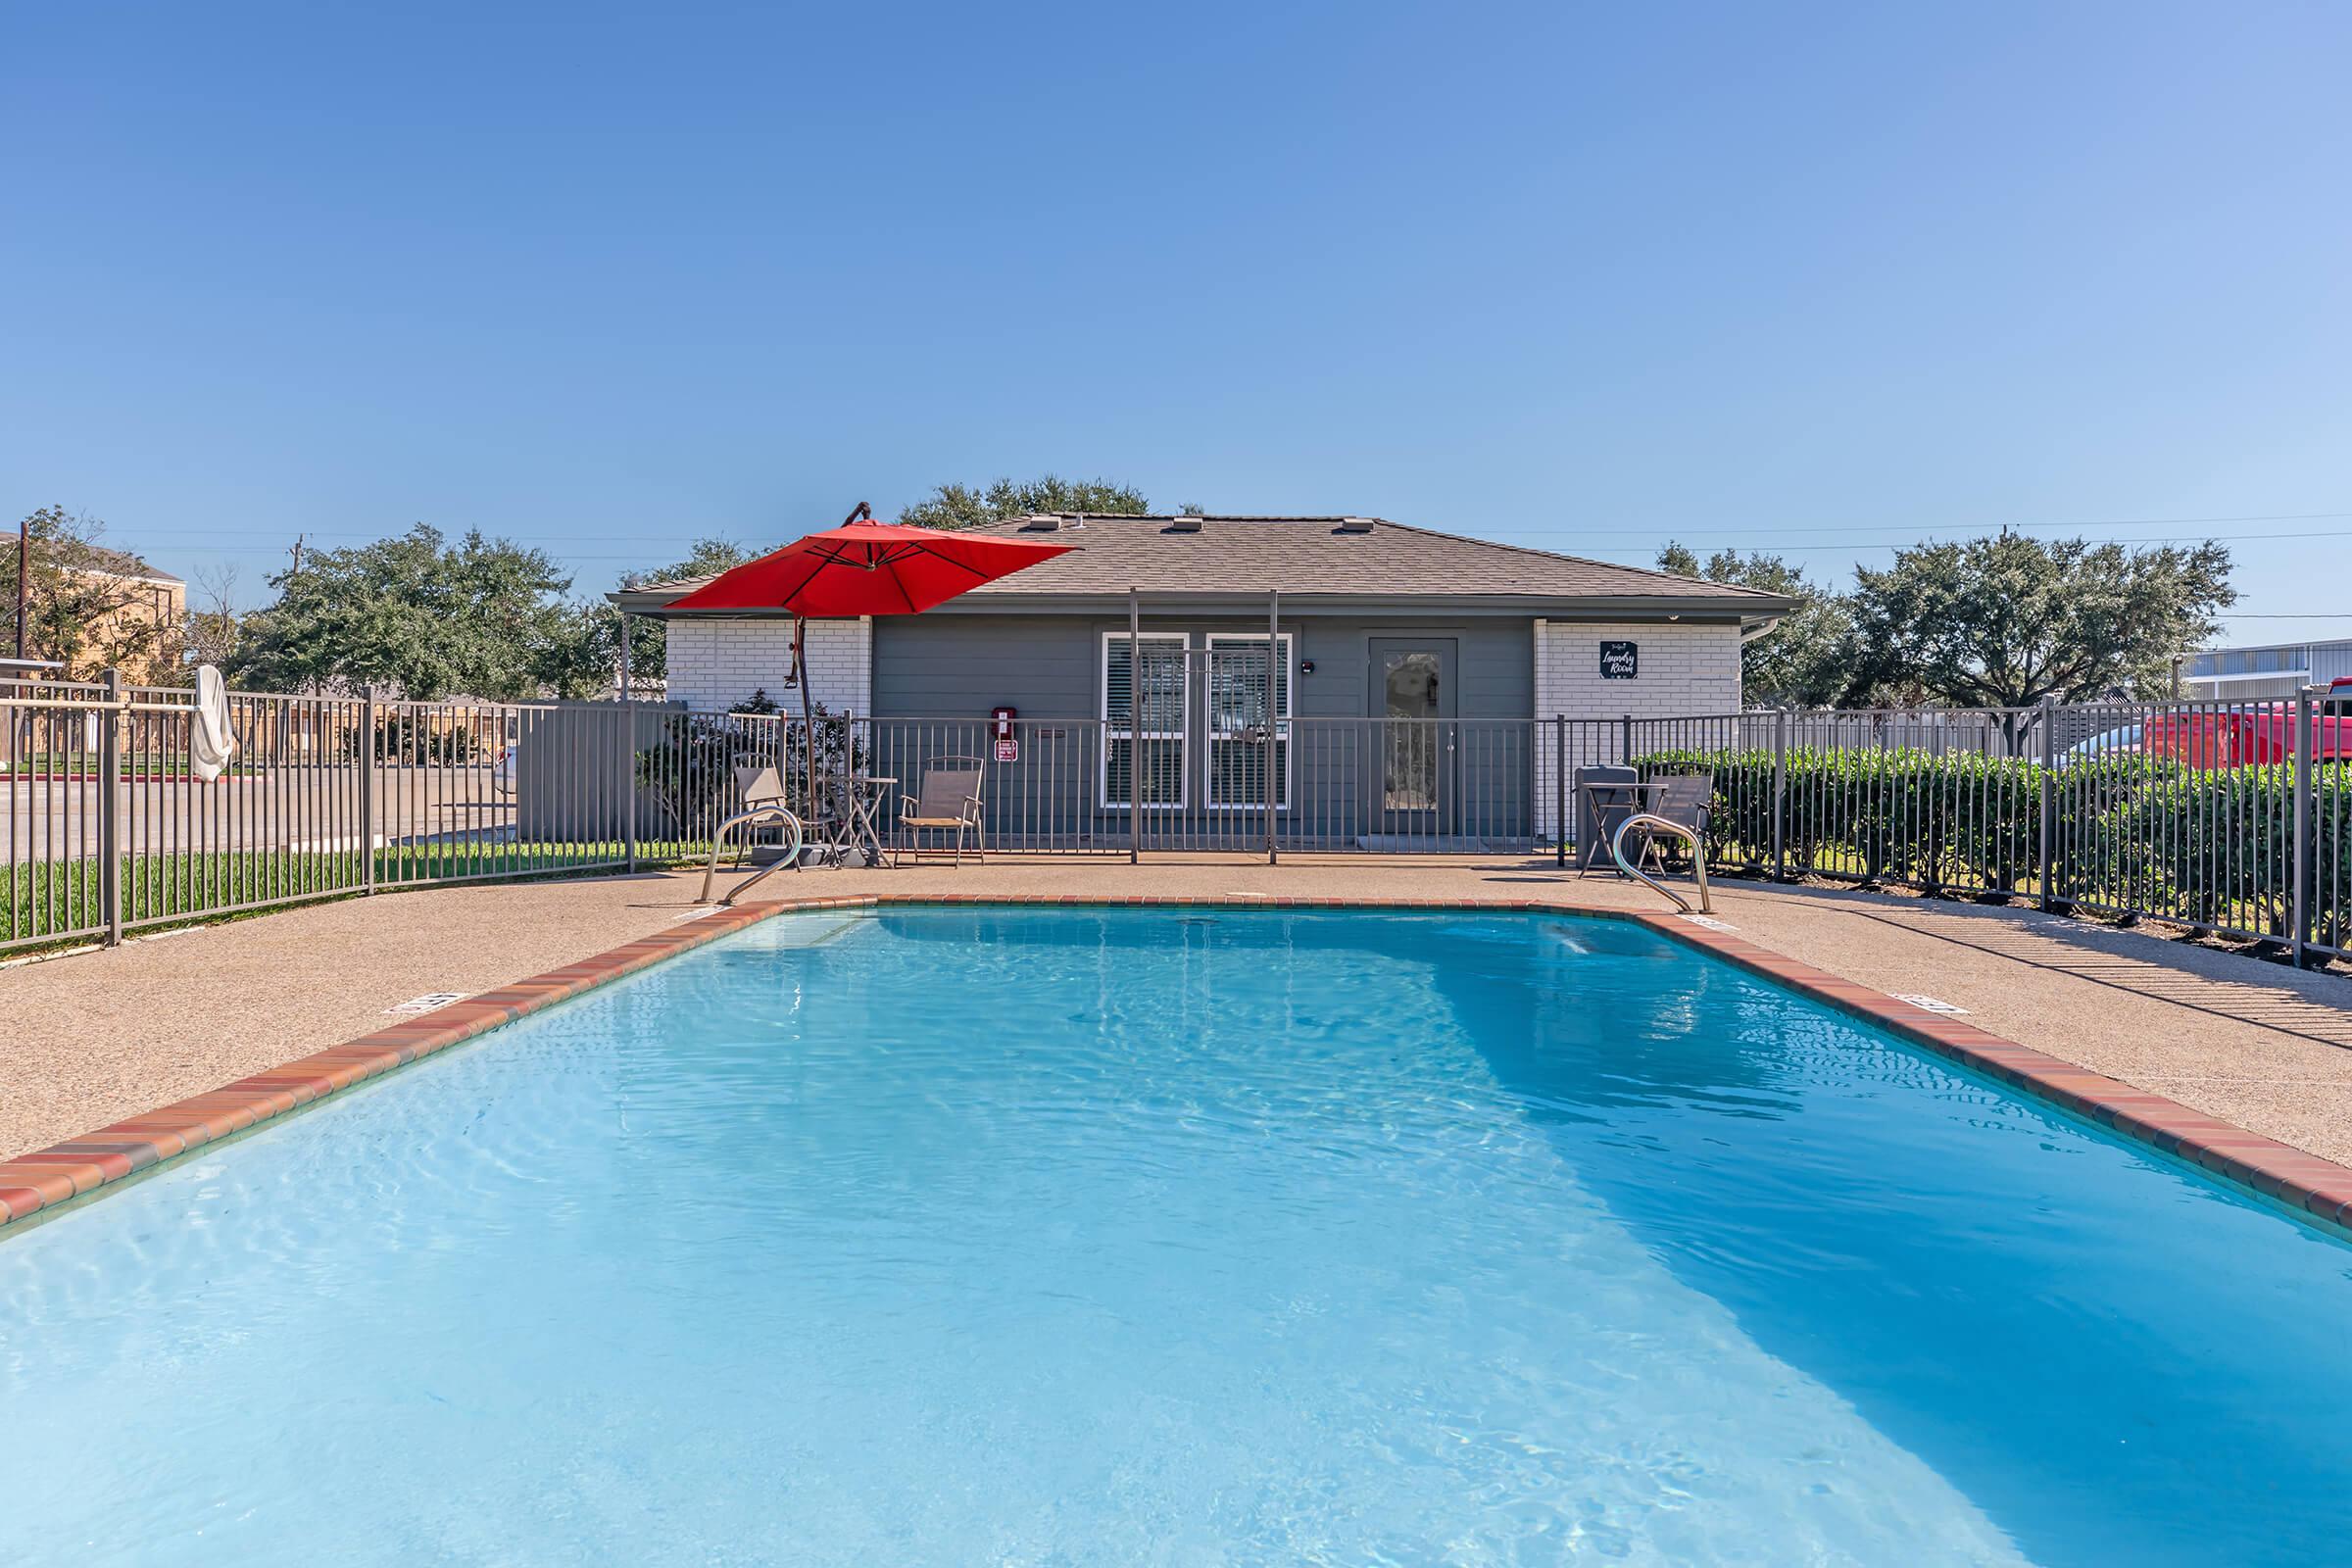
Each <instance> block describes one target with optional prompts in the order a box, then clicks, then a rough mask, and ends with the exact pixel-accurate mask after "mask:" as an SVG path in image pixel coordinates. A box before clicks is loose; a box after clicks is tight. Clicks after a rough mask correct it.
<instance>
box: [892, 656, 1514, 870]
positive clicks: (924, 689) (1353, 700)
mask: <svg viewBox="0 0 2352 1568" xmlns="http://www.w3.org/2000/svg"><path fill="white" fill-rule="evenodd" d="M1126 629H1127V622H1126V621H1125V619H1124V618H1123V617H1116V616H1080V615H981V614H969V615H957V614H953V613H932V614H928V615H919V616H906V617H896V618H885V619H878V620H877V621H876V622H875V623H874V665H873V694H872V702H873V711H874V715H875V717H876V718H877V719H879V720H882V721H883V723H882V724H881V726H880V731H879V734H880V740H879V742H878V744H879V745H880V746H882V747H883V748H884V749H885V750H887V751H888V753H889V755H888V756H878V757H877V759H876V760H877V763H878V764H883V766H882V770H884V771H891V772H895V773H897V774H898V775H899V776H901V777H903V778H905V779H907V781H908V785H909V787H911V783H912V780H913V778H914V777H915V776H916V775H918V774H919V772H920V770H921V766H922V759H923V758H924V757H927V756H939V755H944V754H949V753H964V752H980V751H984V750H985V749H986V747H987V728H986V723H987V718H988V713H989V710H990V709H992V708H994V707H996V706H998V705H1000V704H1009V705H1011V706H1012V707H1014V708H1017V709H1018V710H1019V711H1020V724H1021V731H1020V732H1021V739H1022V759H1021V761H1020V762H1019V763H1017V764H1014V765H1012V766H1005V767H1000V766H994V765H993V764H992V769H991V772H990V781H989V785H988V794H989V797H990V800H989V809H988V815H989V818H990V820H991V822H992V823H993V824H994V825H995V827H996V829H997V832H998V835H999V837H1000V838H1010V837H1013V836H1016V835H1018V834H1019V833H1021V832H1022V831H1023V830H1024V828H1026V829H1027V830H1028V831H1031V832H1035V831H1039V830H1040V829H1041V828H1044V827H1046V826H1048V825H1050V826H1051V828H1052V830H1053V831H1054V832H1055V833H1056V834H1057V835H1062V834H1067V835H1076V836H1082V837H1085V838H1088V839H1090V840H1092V841H1095V842H1099V843H1100V844H1101V845H1102V847H1103V848H1106V849H1107V848H1117V847H1123V846H1124V845H1125V843H1126V840H1127V832H1128V829H1127V821H1126V819H1127V814H1128V813H1127V811H1126V809H1125V808H1124V807H1123V806H1121V805H1118V804H1115V803H1113V804H1109V805H1105V803H1104V802H1103V800H1102V784H1101V778H1102V774H1101V767H1102V756H1101V750H1100V748H1101V736H1100V732H1099V731H1098V730H1097V729H1096V728H1094V727H1093V726H1094V724H1095V721H1096V720H1098V719H1099V718H1100V717H1101V715H1102V697H1101V685H1102V657H1103V655H1102V649H1103V634H1104V633H1106V632H1107V633H1112V634H1121V633H1124V632H1125V631H1126ZM1144 629H1145V630H1146V631H1147V632H1159V633H1167V632H1178V631H1181V632H1184V633H1187V634H1188V636H1189V639H1190V643H1191V646H1193V647H1194V648H1199V647H1200V646H1201V638H1202V636H1203V635H1204V634H1207V633H1212V632H1213V633H1243V634H1249V635H1262V634H1263V633H1264V631H1265V622H1264V620H1262V619H1244V618H1241V617H1231V618H1222V617H1220V618H1198V617H1193V618H1188V617H1175V616H1170V615H1167V614H1164V613H1147V614H1146V615H1145V617H1144ZM1282 629H1283V630H1284V631H1285V632H1287V633H1289V634H1290V635H1291V636H1292V637H1293V638H1294V639H1295V640H1294V643H1293V646H1292V657H1293V659H1294V660H1295V661H1298V662H1312V663H1313V664H1314V666H1315V672H1314V673H1313V674H1312V675H1300V674H1299V673H1298V665H1297V663H1294V665H1293V674H1292V679H1293V683H1294V699H1293V712H1294V714H1295V715H1296V716H1297V717H1298V718H1299V719H1302V720H1311V719H1316V718H1324V719H1361V718H1364V717H1366V716H1367V701H1368V695H1369V689H1370V682H1369V677H1368V669H1367V663H1368V658H1369V646H1368V645H1369V644H1370V642H1371V641H1372V640H1373V639H1375V638H1388V637H1401V638H1411V637H1444V638H1450V639H1452V640H1453V642H1454V644H1455V652H1456V659H1457V662H1456V666H1455V671H1456V672H1455V686H1456V690H1455V693H1454V703H1455V715H1454V716H1455V717H1456V718H1457V719H1459V720H1462V721H1464V722H1463V723H1462V724H1461V725H1460V726H1459V730H1458V735H1457V743H1458V744H1457V746H1456V748H1455V750H1454V752H1453V753H1452V754H1451V755H1450V760H1449V763H1448V766H1449V769H1450V771H1449V774H1448V779H1447V784H1446V788H1447V790H1448V793H1449V803H1448V810H1447V813H1446V817H1447V820H1446V822H1445V823H1444V824H1442V825H1439V826H1438V827H1437V831H1440V832H1444V833H1447V834H1455V833H1471V834H1475V835H1477V836H1480V837H1482V838H1489V839H1498V838H1518V837H1526V836H1529V835H1530V834H1532V820H1531V814H1530V812H1529V809H1528V804H1529V796H1530V791H1531V788H1532V782H1533V776H1534V766H1533V758H1532V757H1531V756H1530V755H1529V742H1528V737H1527V732H1526V729H1525V721H1526V720H1527V719H1529V718H1531V717H1532V716H1533V713H1534V700H1535V691H1534V676H1535V657H1534V632H1533V621H1532V619H1531V618H1524V617H1465V618H1463V619H1460V620H1439V619H1431V618H1408V617H1401V616H1400V617H1379V618H1372V617H1338V616H1316V615H1298V616H1293V615H1287V614H1286V615H1285V616H1284V617H1283V620H1282ZM1204 684H1205V683H1204V682H1203V681H1202V680H1201V667H1200V665H1199V663H1198V662H1196V663H1195V666H1194V680H1193V700H1192V717H1191V730H1192V735H1193V737H1194V744H1193V746H1192V755H1191V757H1190V759H1189V760H1188V763H1187V769H1188V785H1187V791H1186V794H1187V806H1186V809H1184V810H1182V811H1163V810H1147V811H1146V813H1145V816H1146V819H1147V820H1146V824H1145V831H1146V835H1147V840H1148V841H1149V840H1150V839H1152V837H1154V836H1156V837H1157V838H1158V839H1159V840H1160V841H1162V842H1165V843H1174V842H1183V843H1187V844H1199V845H1201V846H1203V847H1213V846H1214V845H1216V844H1218V843H1221V842H1225V841H1228V840H1230V841H1231V842H1232V843H1233V844H1234V845H1235V846H1236V847H1240V846H1243V845H1247V844H1250V843H1253V842H1259V841H1262V836H1263V832H1264V828H1263V823H1262V819H1261V817H1260V815H1259V813H1258V812H1257V811H1255V810H1252V809H1216V808H1211V807H1209V806H1208V805H1207V803H1206V801H1205V799H1204V796H1205V781H1206V776H1207V756H1206V747H1205V745H1204V744H1203V742H1202V738H1203V737H1204V735H1205V732H1206V698H1205V692H1204V689H1203V688H1204ZM892 720H900V721H905V720H932V721H934V722H932V723H927V724H907V723H904V722H901V723H895V724H894V723H892V722H890V721H892ZM1073 720H1074V721H1077V722H1075V723H1073V722H1071V721H1073ZM1496 720H1510V721H1514V722H1511V723H1507V724H1506V723H1497V722H1494V721H1496ZM1056 721H1059V722H1056ZM1482 721H1484V722H1482ZM1377 763H1378V755H1377V747H1376V743H1375V737H1373V736H1372V735H1371V733H1370V732H1369V731H1368V730H1367V729H1365V728H1364V727H1362V726H1356V725H1346V726H1343V725H1336V724H1324V725H1317V724H1313V723H1299V724H1297V725H1294V726H1293V733H1292V739H1291V742H1290V757H1289V764H1290V771H1289V777H1290V782H1289V789H1290V797H1291V807H1290V809H1289V810H1287V811H1286V812H1284V813H1283V815H1284V817H1285V819H1286V821H1285V832H1286V834H1288V835H1292V836H1297V835H1299V834H1304V833H1306V832H1308V831H1310V830H1311V831H1312V832H1314V833H1316V834H1322V835H1330V836H1336V837H1342V838H1348V839H1352V838H1354V837H1356V836H1358V835H1360V834H1363V833H1367V832H1377V831H1379V826H1380V824H1378V823H1377V822H1375V821H1372V820H1371V819H1370V813H1371V805H1372V793H1373V784H1374V778H1373V774H1374V770H1375V768H1376V766H1377Z"/></svg>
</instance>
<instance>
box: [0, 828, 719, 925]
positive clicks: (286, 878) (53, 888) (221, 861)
mask: <svg viewBox="0 0 2352 1568" xmlns="http://www.w3.org/2000/svg"><path fill="white" fill-rule="evenodd" d="M709 853H710V846H709V845H708V844H704V845H700V846H696V845H692V844H685V843H661V842H657V843H650V844H640V845H639V846H638V850H637V862H638V864H639V865H640V866H641V867H648V868H651V867H658V866H662V865H670V864H676V863H678V862H680V861H683V860H688V859H692V858H695V857H696V856H697V855H708V854H709ZM626 856H627V849H626V847H625V846H624V845H622V844H621V843H619V842H618V841H617V840H615V841H613V842H609V843H603V844H532V843H524V844H491V843H458V844H399V845H388V846H385V847H382V848H379V849H377V850H376V851H375V852H374V860H375V885H376V886H377V887H378V888H393V887H418V886H429V885H430V884H432V883H435V882H450V881H458V880H461V879H468V878H475V877H520V876H534V875H559V876H560V875H565V874H580V873H585V872H591V871H612V870H616V869H618V868H619V866H620V865H621V864H623V863H624V862H625V859H626ZM367 869H368V862H367V858H366V854H365V852H363V851H361V850H359V849H357V848H353V849H348V850H302V851H290V850H236V851H192V852H187V853H182V854H167V855H142V856H135V857H132V856H126V857H124V858H123V925H124V926H125V927H132V926H142V925H148V924H154V923H159V922H165V921H172V920H180V919H197V918H201V917H203V916H205V915H208V914H216V913H220V912H221V911H224V910H230V909H236V908H240V907H248V906H253V905H261V904H287V903H294V902H298V901H301V900H306V899H317V898H338V897H345V896H348V895H351V894H354V893H358V892H360V891H362V890H363V889H364V888H365V887H366V886H367ZM98 870H99V861H98V859H97V858H81V859H75V860H55V861H42V862H36V863H33V864H25V865H17V866H13V867H8V868H6V869H5V870H0V946H17V945H26V944H36V943H40V942H43V941H65V940H69V939H72V938H75V937H77V936H86V935H87V934H88V933H90V932H91V931H93V930H95V929H97V928H100V927H102V926H103V925H104V924H105V911H104V907H103V901H102V900H101V898H100V895H99V886H98Z"/></svg>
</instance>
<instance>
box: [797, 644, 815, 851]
mask: <svg viewBox="0 0 2352 1568" xmlns="http://www.w3.org/2000/svg"><path fill="white" fill-rule="evenodd" d="M808 647H809V617H808V616H807V615H795V616H793V617H792V673H793V675H794V677H795V678H797V679H798V680H799V681H800V684H801V735H802V739H803V742H804V744H805V745H806V746H807V747H808V774H809V797H808V799H809V820H811V821H813V820H815V817H816V706H815V700H814V699H813V698H812V697H811V696H810V695H809V655H808Z"/></svg>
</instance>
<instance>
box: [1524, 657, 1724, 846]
mask: <svg viewBox="0 0 2352 1568" xmlns="http://www.w3.org/2000/svg"><path fill="white" fill-rule="evenodd" d="M1604 641H1608V642H1619V641H1622V642H1630V643H1633V644H1634V645H1635V646H1636V647H1637V648H1638V649H1639V650H1640V657H1639V659H1638V661H1637V667H1638V669H1639V671H1640V673H1638V674H1637V675H1636V676H1635V678H1634V679H1632V680H1606V679H1603V678H1602V676H1601V673H1600V645H1601V643H1602V642H1604ZM1738 711H1740V628H1739V627H1738V626H1735V625H1720V624H1718V625H1709V624H1705V623H1700V622H1691V623H1684V622H1679V621H1648V622H1644V623H1642V624H1639V625H1634V624H1604V623H1602V622H1598V621H1575V620H1538V621H1537V622H1536V717H1537V718H1539V719H1545V718H1549V717H1551V716H1552V715H1553V714H1555V713H1565V714H1567V715H1568V717H1570V718H1572V719H1580V718H1581V719H1593V718H1619V717H1622V716H1623V715H1624V714H1627V713H1631V714H1633V715H1634V716H1635V717H1636V718H1680V717H1689V716H1692V715H1696V714H1702V713H1736V712H1738ZM1594 744H1597V745H1599V746H1600V748H1601V751H1602V754H1603V755H1597V756H1589V755H1585V753H1586V752H1587V751H1589V750H1590V749H1591V747H1592V746H1593V745H1594ZM1617 751H1618V744H1617V740H1616V737H1615V733H1614V732H1611V733H1608V734H1605V735H1602V736H1599V737H1594V736H1593V735H1592V733H1591V731H1590V730H1589V729H1586V730H1582V731H1578V732H1576V733H1574V734H1572V735H1571V738H1570V742H1569V754H1568V763H1569V766H1570V767H1571V768H1575V767H1580V766H1584V765H1587V764H1589V763H1593V762H1604V761H1605V762H1614V761H1617V760H1619V759H1618V757H1617ZM1551 754H1552V748H1551V747H1550V746H1549V745H1548V744H1545V745H1541V746H1538V747H1537V748H1536V759H1537V760H1536V803H1537V815H1538V817H1539V819H1540V820H1539V830H1540V831H1541V832H1543V833H1544V834H1545V835H1546V836H1548V835H1549V834H1550V833H1551V831H1552V827H1551V818H1552V807H1553V803H1554V802H1555V801H1556V800H1558V799H1559V796H1558V792H1557V789H1556V787H1555V785H1554V784H1553V782H1552V771H1553V767H1554V761H1553V758H1552V755H1551Z"/></svg>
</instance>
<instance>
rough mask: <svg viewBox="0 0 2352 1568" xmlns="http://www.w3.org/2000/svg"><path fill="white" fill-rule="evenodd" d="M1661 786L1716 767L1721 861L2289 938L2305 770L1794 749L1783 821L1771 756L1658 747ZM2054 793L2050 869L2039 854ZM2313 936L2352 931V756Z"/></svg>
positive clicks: (2320, 867) (2341, 784)
mask: <svg viewBox="0 0 2352 1568" xmlns="http://www.w3.org/2000/svg"><path fill="white" fill-rule="evenodd" d="M1636 762H1637V765H1639V766H1640V767H1641V768H1642V770H1643V772H1644V774H1646V775H1649V776H1655V775H1657V774H1661V773H1696V772H1706V773H1712V774H1714V782H1715V788H1714V800H1713V804H1712V806H1711V809H1710V812H1709V820H1708V824H1707V838H1708V845H1707V852H1708V859H1709V861H1710V862H1711V863H1716V864H1722V865H1726V866H1728V867H1730V868H1734V869H1739V870H1744V871H1748V872H1751V873H1765V872H1769V871H1770V870H1771V869H1772V866H1773V830H1774V826H1775V821H1776V816H1777V819H1778V823H1779V827H1780V832H1781V842H1782V847H1783V851H1784V853H1785V854H1786V856H1787V864H1788V867H1789V870H1790V871H1792V872H1796V873H1800V874H1801V873H1811V874H1815V875H1821V876H1829V877H1837V878H1841V879H1846V880H1851V881H1857V882H1861V883H1864V884H1865V885H1868V884H1875V883H1882V882H1892V883H1901V884H1904V885H1907V886H1912V887H1917V888H1921V889H1924V890H1926V891H1928V892H1931V893H1942V892H1995V893H2026V892H2035V893H2039V892H2046V893H2048V894H2050V895H2051V896H2053V897H2056V898H2059V899H2062V900H2066V901H2068V902H2072V903H2080V904H2083V905H2086V906H2090V907H2098V908H2104V909H2113V910H2118V911H2132V912H2139V913H2146V914H2152V915H2156V916H2159V917H2162V918H2166V919H2174V920H2180V921H2182V922H2185V923H2188V924H2192V925H2202V926H2213V927H2221V928H2228V929H2234V930H2241V931H2249V932H2254V933H2258V934H2270V935H2283V934H2285V932H2286V926H2287V922H2288V918H2289V913H2288V911H2289V908H2290V894H2291V890H2290V887H2289V884H2290V882H2291V880H2292V877H2291V866H2292V863H2293V859H2292V857H2293V839H2294V821H2293V807H2292V803H2293V792H2294V779H2293V771H2292V769H2291V768H2290V767H2287V766H2264V767H2239V768H2195V767H2188V766H2185V765H2183V764H2181V763H2179V762H2175V761H2172V760H2168V759H2163V758H2151V757H2144V756H2137V755H2133V756H2116V757H2098V758H2088V759H2083V760H2080V761H2077V762H2075V763H2073V764H2071V765H2069V766H2066V767H2060V768H2054V769H2045V768H2043V767H2042V766H2041V764H2040V763H2038V762H2036V761H2033V760H2026V759H2022V758H2005V757H1985V756H1980V755H1975V754H1960V755H1954V754H1937V753H1932V752H1923V751H1915V750H1904V749H1897V748H1890V749H1886V750H1859V749H1857V750H1850V751H1831V750H1818V751H1816V750H1807V749H1801V748H1800V749H1797V750H1792V751H1790V752H1789V754H1788V756H1787V758H1786V760H1785V764H1784V768H1783V778H1782V784H1781V788H1780V791H1779V799H1778V810H1777V812H1776V809H1775V806H1776V802H1775V787H1774V756H1773V754H1772V753H1771V752H1770V751H1768V750H1763V749H1760V748H1751V749H1740V750H1724V751H1700V750H1694V751H1668V752H1655V753H1652V754H1650V755H1648V756H1646V757H1642V758H1638V759H1636ZM2045 782H2046V783H2047V786H2048V794H2049V810H2050V845H2051V859H2052V864H2051V866H2050V867H2049V868H2048V876H2047V878H2046V880H2045V875H2044V868H2043V867H2042V865H2041V864H2040V859H2041V818H2042V796H2043V787H2044V784H2045ZM2313 794H2314V811H2313V824H2312V839H2311V864H2312V871H2311V874H2310V881H2309V884H2308V892H2309V895H2310V898H2309V903H2310V909H2311V923H2310V928H2309V932H2308V935H2309V936H2310V937H2311V939H2312V940H2314V941H2317V942H2320V943H2323V944H2326V945H2327V946H2331V947H2341V946H2343V945H2344V943H2345V939H2346V937H2347V935H2348V934H2352V763H2324V764H2321V765H2320V766H2318V767H2317V768H2316V769H2315V774H2314V791H2313Z"/></svg>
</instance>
